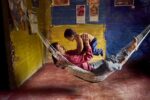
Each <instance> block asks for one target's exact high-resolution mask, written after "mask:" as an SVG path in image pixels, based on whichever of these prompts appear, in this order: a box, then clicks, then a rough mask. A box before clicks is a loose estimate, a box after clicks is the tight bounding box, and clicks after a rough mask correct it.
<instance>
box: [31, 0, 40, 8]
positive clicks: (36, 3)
mask: <svg viewBox="0 0 150 100" xmlns="http://www.w3.org/2000/svg"><path fill="white" fill-rule="evenodd" d="M32 7H34V8H39V0H32Z"/></svg>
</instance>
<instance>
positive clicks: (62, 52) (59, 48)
mask: <svg viewBox="0 0 150 100" xmlns="http://www.w3.org/2000/svg"><path fill="white" fill-rule="evenodd" d="M51 46H53V47H54V48H55V49H56V50H58V51H59V52H60V53H61V54H64V53H65V51H66V50H65V48H64V47H63V46H61V45H60V44H58V42H54V43H52V44H51ZM52 59H53V62H54V64H56V63H57V61H58V60H57V59H56V58H55V57H54V56H53V55H52Z"/></svg>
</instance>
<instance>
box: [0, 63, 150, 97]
mask: <svg viewBox="0 0 150 100" xmlns="http://www.w3.org/2000/svg"><path fill="white" fill-rule="evenodd" d="M148 64H150V63H149V62H148ZM136 65H137V64H133V65H132V66H134V67H132V66H131V65H130V66H129V65H126V66H124V68H123V70H121V71H118V72H116V73H114V74H112V75H111V76H110V77H108V78H107V79H106V80H105V81H103V82H99V83H89V82H86V81H83V80H81V79H79V78H76V77H75V76H73V75H72V74H70V73H68V72H66V71H65V70H63V69H59V68H56V67H55V66H54V65H53V64H46V65H45V66H44V67H43V68H42V69H40V70H39V71H38V72H37V73H36V74H35V75H34V76H33V77H32V78H30V79H29V80H28V81H27V82H26V83H25V84H24V85H23V86H22V87H20V88H19V89H18V90H14V91H9V92H0V100H150V75H149V73H147V72H146V71H145V68H147V67H148V66H149V65H146V64H144V66H140V67H138V66H136ZM138 65H140V63H138ZM141 65H143V64H141ZM149 67H150V66H149ZM135 68H136V70H135ZM141 69H144V71H143V70H141ZM148 69H149V68H148ZM148 72H149V71H148Z"/></svg>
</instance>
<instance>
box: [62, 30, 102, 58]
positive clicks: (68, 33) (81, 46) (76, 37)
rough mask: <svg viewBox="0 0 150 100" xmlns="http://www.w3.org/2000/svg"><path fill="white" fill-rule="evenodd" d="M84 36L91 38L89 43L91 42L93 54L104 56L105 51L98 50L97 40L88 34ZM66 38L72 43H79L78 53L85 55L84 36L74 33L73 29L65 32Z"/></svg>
mask: <svg viewBox="0 0 150 100" xmlns="http://www.w3.org/2000/svg"><path fill="white" fill-rule="evenodd" d="M84 34H87V35H88V37H89V42H90V46H91V48H92V52H93V54H94V55H97V56H98V55H101V56H103V50H102V49H98V48H97V39H96V38H95V37H94V36H92V35H90V34H88V33H84ZM64 37H65V38H66V39H68V40H70V41H74V40H75V41H76V42H77V49H76V50H77V53H78V54H81V53H84V51H85V50H84V48H85V47H84V43H83V39H82V37H83V34H82V35H79V34H77V33H76V32H75V31H73V30H72V29H66V30H65V32H64Z"/></svg>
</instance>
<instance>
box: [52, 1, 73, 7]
mask: <svg viewBox="0 0 150 100" xmlns="http://www.w3.org/2000/svg"><path fill="white" fill-rule="evenodd" d="M52 5H53V6H68V5H70V0H52Z"/></svg>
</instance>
